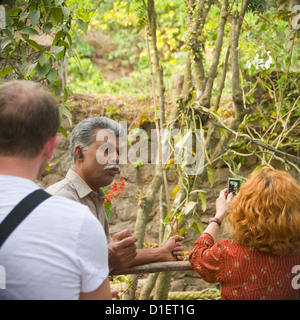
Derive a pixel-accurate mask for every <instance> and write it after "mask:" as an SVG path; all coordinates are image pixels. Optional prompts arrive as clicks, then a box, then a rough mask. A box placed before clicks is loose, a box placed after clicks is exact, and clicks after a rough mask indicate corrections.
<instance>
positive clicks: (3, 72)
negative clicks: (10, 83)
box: [0, 66, 14, 78]
mask: <svg viewBox="0 0 300 320" xmlns="http://www.w3.org/2000/svg"><path fill="white" fill-rule="evenodd" d="M13 70H14V68H13V67H12V66H7V67H5V68H3V69H2V70H0V78H3V77H5V76H6V75H8V74H9V73H11V72H12V71H13Z"/></svg>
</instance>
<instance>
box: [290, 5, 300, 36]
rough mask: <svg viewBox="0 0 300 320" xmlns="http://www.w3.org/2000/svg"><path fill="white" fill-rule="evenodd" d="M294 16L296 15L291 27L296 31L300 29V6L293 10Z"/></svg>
mask: <svg viewBox="0 0 300 320" xmlns="http://www.w3.org/2000/svg"><path fill="white" fill-rule="evenodd" d="M291 12H292V14H293V15H295V16H294V17H293V18H292V21H291V25H292V27H293V28H294V29H295V30H299V29H300V5H296V6H294V7H293V8H292V10H291Z"/></svg>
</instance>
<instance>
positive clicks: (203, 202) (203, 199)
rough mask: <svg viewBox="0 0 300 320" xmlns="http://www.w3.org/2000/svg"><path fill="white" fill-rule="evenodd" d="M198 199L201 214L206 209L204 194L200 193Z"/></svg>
mask: <svg viewBox="0 0 300 320" xmlns="http://www.w3.org/2000/svg"><path fill="white" fill-rule="evenodd" d="M200 199H201V209H202V211H203V212H205V211H206V209H207V201H206V195H205V192H200Z"/></svg>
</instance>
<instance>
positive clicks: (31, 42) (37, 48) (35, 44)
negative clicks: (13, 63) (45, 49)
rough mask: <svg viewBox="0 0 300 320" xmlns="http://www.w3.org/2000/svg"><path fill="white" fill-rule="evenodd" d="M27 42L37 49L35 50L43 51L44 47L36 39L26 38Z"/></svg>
mask: <svg viewBox="0 0 300 320" xmlns="http://www.w3.org/2000/svg"><path fill="white" fill-rule="evenodd" d="M26 42H27V43H29V45H30V46H31V47H32V48H33V49H34V50H35V51H41V50H42V48H41V46H40V45H39V44H38V43H37V42H35V41H34V40H31V39H26Z"/></svg>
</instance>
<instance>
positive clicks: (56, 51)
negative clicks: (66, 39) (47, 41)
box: [51, 46, 65, 54]
mask: <svg viewBox="0 0 300 320" xmlns="http://www.w3.org/2000/svg"><path fill="white" fill-rule="evenodd" d="M64 48H65V47H63V46H53V47H51V51H52V52H53V53H54V54H59V53H60V52H62V51H63V50H64Z"/></svg>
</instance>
